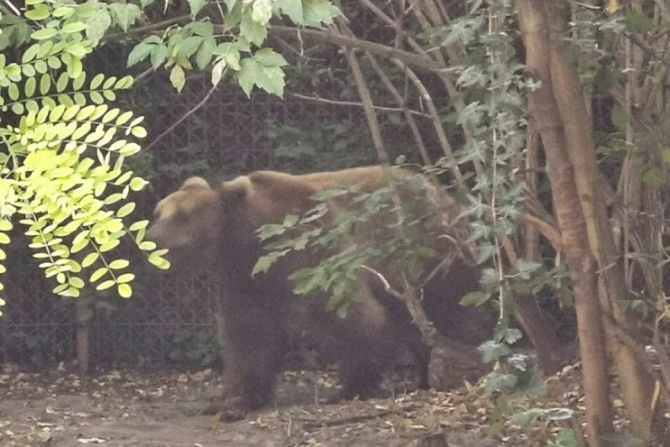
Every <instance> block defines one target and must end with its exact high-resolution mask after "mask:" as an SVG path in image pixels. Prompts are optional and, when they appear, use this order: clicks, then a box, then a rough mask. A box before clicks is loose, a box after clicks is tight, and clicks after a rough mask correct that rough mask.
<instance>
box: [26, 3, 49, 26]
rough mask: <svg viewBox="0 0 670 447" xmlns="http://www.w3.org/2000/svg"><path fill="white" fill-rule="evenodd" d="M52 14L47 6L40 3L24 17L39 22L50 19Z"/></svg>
mask: <svg viewBox="0 0 670 447" xmlns="http://www.w3.org/2000/svg"><path fill="white" fill-rule="evenodd" d="M50 12H51V10H50V8H49V7H48V6H47V5H45V4H44V3H40V4H38V5H35V7H34V8H33V9H30V10H28V11H26V12H25V13H24V14H23V15H24V16H25V17H26V18H28V19H30V20H34V21H36V22H37V21H40V20H44V19H46V18H47V17H49V14H50Z"/></svg>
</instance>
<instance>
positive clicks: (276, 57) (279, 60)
mask: <svg viewBox="0 0 670 447" xmlns="http://www.w3.org/2000/svg"><path fill="white" fill-rule="evenodd" d="M254 60H255V61H256V62H258V63H259V64H261V65H262V66H264V67H283V66H285V65H288V62H286V59H284V57H283V56H282V55H281V54H279V53H276V52H275V51H274V50H273V49H272V48H262V49H260V50H258V51H256V53H254Z"/></svg>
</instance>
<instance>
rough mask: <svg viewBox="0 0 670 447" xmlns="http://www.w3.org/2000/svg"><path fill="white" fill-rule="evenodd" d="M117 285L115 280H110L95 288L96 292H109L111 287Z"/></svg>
mask: <svg viewBox="0 0 670 447" xmlns="http://www.w3.org/2000/svg"><path fill="white" fill-rule="evenodd" d="M114 284H116V283H115V282H114V280H113V279H108V280H107V281H103V282H101V283H100V284H98V285H97V286H96V288H95V290H107V289H109V288H110V287H112V286H114Z"/></svg>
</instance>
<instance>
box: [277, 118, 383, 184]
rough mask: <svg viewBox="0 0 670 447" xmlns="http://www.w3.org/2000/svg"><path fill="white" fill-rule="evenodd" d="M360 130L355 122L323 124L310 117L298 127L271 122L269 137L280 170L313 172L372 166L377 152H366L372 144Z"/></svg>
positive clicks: (338, 121) (339, 120)
mask: <svg viewBox="0 0 670 447" xmlns="http://www.w3.org/2000/svg"><path fill="white" fill-rule="evenodd" d="M361 130H362V129H361V127H360V125H358V124H357V123H356V122H355V121H354V120H348V119H338V120H337V121H334V122H324V120H323V119H321V118H319V117H316V116H307V117H305V119H303V120H301V121H300V122H299V123H296V125H288V124H280V123H278V122H270V123H269V127H268V130H267V132H266V135H267V137H268V138H269V139H270V140H271V141H272V142H273V149H272V150H273V153H274V156H275V157H276V164H277V165H278V167H281V169H284V170H287V171H298V172H314V171H320V170H325V169H328V170H333V169H344V168H346V167H348V166H352V165H353V166H360V165H365V164H370V163H373V162H374V152H373V151H371V150H367V148H369V147H371V146H372V142H370V141H369V136H368V135H367V134H365V133H364V132H361ZM363 131H365V129H363Z"/></svg>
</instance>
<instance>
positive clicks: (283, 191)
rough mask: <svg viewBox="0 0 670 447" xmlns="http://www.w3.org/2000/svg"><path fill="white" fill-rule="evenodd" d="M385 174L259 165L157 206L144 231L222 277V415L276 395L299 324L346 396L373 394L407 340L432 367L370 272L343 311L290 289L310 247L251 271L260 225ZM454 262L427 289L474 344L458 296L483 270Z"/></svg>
mask: <svg viewBox="0 0 670 447" xmlns="http://www.w3.org/2000/svg"><path fill="white" fill-rule="evenodd" d="M387 172H389V171H388V170H384V169H383V168H381V167H379V166H372V167H361V168H352V169H346V170H341V171H335V172H320V173H314V174H308V175H290V174H286V173H280V172H273V171H257V172H253V173H251V174H249V175H247V176H241V177H238V178H236V179H234V180H232V181H228V182H224V183H223V184H222V185H221V186H219V187H218V188H212V187H210V185H209V184H208V183H207V181H205V180H204V179H202V178H199V177H193V178H190V179H188V180H186V181H185V182H184V183H183V185H182V186H181V187H180V189H179V190H178V191H176V192H173V193H172V194H170V195H169V196H167V197H166V198H164V199H163V200H161V201H160V202H159V203H158V205H157V206H156V210H155V221H154V223H153V224H152V226H151V227H150V229H149V230H148V232H147V238H148V239H150V240H153V241H155V242H156V243H157V244H158V245H159V246H161V247H164V248H168V249H169V253H168V259H170V261H171V262H172V263H173V268H175V269H178V270H183V269H188V270H189V271H191V272H192V271H194V270H196V271H198V272H205V271H206V272H209V273H210V274H211V275H213V276H214V277H215V278H216V279H217V280H218V281H220V285H221V297H220V299H218V300H217V301H218V305H219V308H218V309H217V321H218V324H219V334H220V337H221V343H222V345H223V351H224V355H225V360H224V361H225V367H224V383H225V387H224V389H225V398H224V401H223V403H222V406H221V408H220V410H221V412H222V415H223V417H224V418H225V419H227V420H234V419H238V418H242V417H244V415H245V414H246V412H247V411H248V410H250V409H255V408H258V407H260V406H262V405H264V404H266V403H268V402H269V400H270V399H271V398H272V395H273V386H274V381H275V378H276V375H277V373H278V372H279V369H280V367H281V360H282V358H283V355H284V353H285V352H284V349H285V346H286V345H287V343H286V342H287V337H288V335H289V334H290V333H291V332H292V331H302V332H306V333H307V334H308V336H309V337H310V339H311V340H313V341H316V342H317V343H318V344H320V345H321V346H323V347H324V348H325V349H326V350H327V351H329V353H330V355H332V356H334V357H335V360H336V362H337V363H338V366H339V371H340V379H341V382H342V384H343V388H344V391H343V395H344V396H345V397H348V396H352V397H353V396H355V395H358V396H361V397H365V396H366V395H369V394H370V393H371V392H372V391H373V390H374V389H375V388H376V386H377V385H378V384H379V381H380V378H381V375H382V373H383V372H384V370H385V368H387V367H388V365H390V364H391V363H392V360H393V358H394V357H395V356H396V355H397V353H398V350H399V349H401V348H402V347H404V346H408V345H411V346H410V349H412V350H414V352H415V353H416V355H417V356H418V357H419V358H420V362H421V363H422V367H423V368H424V369H425V367H426V365H427V362H428V356H429V351H428V350H427V348H426V347H425V346H423V345H422V343H421V337H420V336H419V333H418V331H417V330H416V328H415V327H414V325H413V324H412V323H411V321H410V320H411V319H410V318H409V317H408V314H407V312H406V309H404V308H403V307H404V305H403V304H402V303H399V302H398V301H397V300H393V299H389V297H388V296H387V297H384V296H382V295H383V294H384V293H383V288H382V287H380V283H379V282H378V280H377V279H375V278H372V277H371V276H372V275H369V274H368V275H365V274H364V272H362V273H361V277H360V278H359V279H358V281H357V289H358V290H357V291H358V292H362V295H363V296H364V299H362V300H360V301H357V302H355V303H354V304H353V305H352V306H351V307H350V308H349V311H348V313H347V317H346V318H340V317H338V316H337V315H335V313H334V312H326V311H325V305H324V304H325V302H324V299H323V298H324V297H312V298H300V299H296V297H295V295H294V293H293V289H292V284H291V283H290V282H289V280H288V276H289V275H290V274H291V273H292V272H293V271H295V270H296V269H298V268H300V267H304V266H308V265H315V264H314V262H315V261H318V256H316V257H315V256H314V254H313V253H312V254H309V253H303V252H296V253H293V254H291V255H289V256H287V257H285V258H283V259H282V260H281V261H280V262H278V263H277V264H276V265H274V266H273V267H272V268H270V270H269V271H268V272H267V273H265V274H261V275H255V276H253V277H252V274H251V272H252V269H253V267H254V265H255V263H256V261H257V259H258V258H259V256H260V255H262V250H261V245H260V242H259V238H258V236H257V234H256V231H255V230H256V229H257V228H258V227H260V226H261V225H264V224H270V223H280V222H282V221H283V219H284V217H285V216H286V215H287V214H302V213H304V212H306V211H307V210H309V209H311V208H312V207H313V206H314V205H315V202H314V201H313V200H312V199H311V197H312V196H313V195H314V194H315V193H318V192H320V191H324V190H327V189H330V188H333V187H336V186H338V185H339V184H342V183H346V184H350V185H352V184H355V185H361V186H362V187H363V188H365V189H366V190H375V189H377V188H379V187H380V186H382V185H384V179H385V173H387ZM341 205H342V204H339V205H337V206H341ZM333 209H334V210H336V209H337V207H334V208H333ZM363 231H364V230H363ZM452 267H453V270H452V271H453V273H450V272H447V273H445V274H438V275H435V280H434V281H433V282H432V284H429V285H428V287H427V288H426V293H427V295H426V303H427V304H426V308H427V309H428V310H431V309H432V313H434V314H436V313H439V314H442V316H443V317H444V318H442V319H441V320H440V321H439V322H436V326H437V327H438V329H440V330H441V331H442V332H445V333H447V334H449V332H450V330H451V329H452V328H453V329H455V330H453V331H451V332H453V333H452V334H449V335H455V336H456V337H458V336H459V335H460V338H461V339H463V341H464V342H474V341H475V340H474V339H473V338H472V332H471V331H469V327H468V321H467V318H464V313H463V312H464V311H462V309H461V308H460V306H458V301H459V299H460V298H461V297H462V295H464V294H465V293H467V292H469V291H471V290H473V289H474V288H475V287H477V279H478V276H479V272H478V270H477V269H475V268H473V267H470V266H468V265H466V264H465V263H460V262H457V263H454V264H453V266H452ZM479 335H481V334H478V338H481V337H479ZM424 375H425V371H424ZM425 383H426V381H425V380H424V381H423V384H424V385H425Z"/></svg>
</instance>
